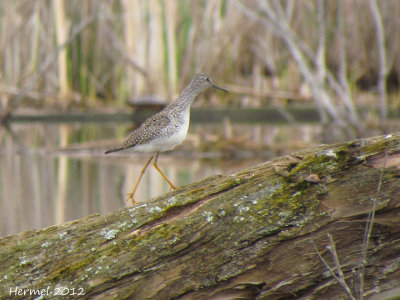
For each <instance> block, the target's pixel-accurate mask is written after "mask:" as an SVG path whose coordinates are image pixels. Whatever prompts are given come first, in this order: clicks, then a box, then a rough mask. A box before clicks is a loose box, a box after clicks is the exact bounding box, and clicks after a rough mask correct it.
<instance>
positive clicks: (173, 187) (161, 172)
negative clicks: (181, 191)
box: [153, 152, 177, 190]
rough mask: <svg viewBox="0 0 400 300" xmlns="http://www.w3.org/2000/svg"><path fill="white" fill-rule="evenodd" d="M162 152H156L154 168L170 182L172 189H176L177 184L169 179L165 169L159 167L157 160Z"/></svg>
mask: <svg viewBox="0 0 400 300" xmlns="http://www.w3.org/2000/svg"><path fill="white" fill-rule="evenodd" d="M159 154H160V152H157V153H156V158H155V159H154V164H153V166H154V168H156V170H157V171H158V172H159V173H160V174H161V176H162V177H163V178H164V179H165V181H167V182H168V184H169V186H170V187H171V189H173V190H176V189H177V188H176V186H174V185H173V183H172V182H171V181H170V180H169V179H168V177H167V175H165V174H164V172H163V171H161V169H160V168H159V167H158V165H157V160H158V155H159Z"/></svg>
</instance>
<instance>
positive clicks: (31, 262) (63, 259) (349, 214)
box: [0, 133, 400, 299]
mask: <svg viewBox="0 0 400 300" xmlns="http://www.w3.org/2000/svg"><path fill="white" fill-rule="evenodd" d="M399 195H400V133H396V134H391V135H387V136H380V137H374V138H369V139H361V140H355V141H351V142H348V143H342V144H336V145H322V146H319V147H317V148H314V149H307V150H304V151H300V152H296V153H293V154H291V155H287V156H284V157H280V158H277V159H274V160H272V161H269V162H266V163H263V164H261V165H257V166H254V167H251V168H248V169H245V170H241V171H238V172H236V173H233V174H231V175H228V176H214V177H210V178H207V179H204V180H203V181H201V182H197V183H194V184H191V185H188V186H185V187H182V188H181V189H178V190H176V191H174V192H171V193H168V194H166V195H165V196H162V197H159V198H157V199H155V200H153V201H151V202H149V203H147V204H142V205H138V206H136V207H133V208H124V209H120V210H118V211H115V212H113V213H111V214H108V215H104V216H89V217H87V218H85V219H81V220H77V221H73V222H69V223H66V224H63V225H60V226H52V227H49V228H46V229H43V230H32V231H28V232H24V233H20V234H17V235H13V236H7V237H4V238H1V239H0V266H1V268H0V297H1V299H5V298H7V299H8V298H16V299H18V298H19V299H21V295H22V294H24V299H30V298H35V297H38V296H39V295H41V296H42V298H41V299H47V298H58V297H61V295H65V296H69V297H70V298H74V299H75V298H79V299H87V298H90V299H104V298H106V299H107V298H108V299H127V298H129V299H171V298H172V299H178V298H179V299H237V298H240V297H241V298H240V299H282V298H284V299H289V298H299V299H306V298H307V299H312V298H314V299H328V298H329V299H343V298H347V297H350V298H351V297H353V298H354V299H355V298H357V299H361V298H362V296H364V297H366V296H368V299H385V298H390V297H391V296H393V295H399V294H400V196H399ZM371 212H373V214H372V217H371ZM369 225H373V226H369ZM369 228H370V229H371V230H368V229H369ZM365 236H367V237H368V238H365ZM366 240H368V243H367V242H366ZM363 249H365V250H363ZM32 293H34V295H32Z"/></svg>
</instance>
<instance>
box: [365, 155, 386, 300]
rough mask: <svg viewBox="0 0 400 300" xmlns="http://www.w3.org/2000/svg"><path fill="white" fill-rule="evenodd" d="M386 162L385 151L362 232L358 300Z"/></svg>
mask: <svg viewBox="0 0 400 300" xmlns="http://www.w3.org/2000/svg"><path fill="white" fill-rule="evenodd" d="M386 162H387V149H386V150H385V159H384V162H383V168H382V169H381V173H380V175H379V182H378V187H377V189H376V195H375V197H373V198H371V200H372V208H371V211H370V213H369V214H368V221H367V227H366V228H365V232H364V241H363V248H362V252H361V253H362V259H361V271H360V289H359V292H360V296H359V299H360V300H362V299H363V294H364V286H365V278H364V276H365V268H366V266H367V254H368V245H369V241H370V239H371V234H372V228H373V226H374V221H375V211H376V202H377V199H378V196H379V194H380V192H381V188H382V183H383V172H384V170H385V168H386Z"/></svg>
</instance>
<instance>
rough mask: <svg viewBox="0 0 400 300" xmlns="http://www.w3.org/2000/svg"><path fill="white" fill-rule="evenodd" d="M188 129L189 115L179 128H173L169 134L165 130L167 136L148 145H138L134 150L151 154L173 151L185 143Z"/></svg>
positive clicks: (162, 136) (186, 115)
mask: <svg viewBox="0 0 400 300" xmlns="http://www.w3.org/2000/svg"><path fill="white" fill-rule="evenodd" d="M188 129H189V113H187V114H185V119H184V120H183V123H181V124H180V126H179V127H178V128H173V129H172V130H171V129H169V130H170V132H168V129H165V135H160V136H159V137H157V138H155V139H153V140H152V141H150V142H149V143H147V144H144V145H137V146H135V147H134V148H133V149H132V150H134V151H139V152H150V153H154V152H157V151H160V152H162V151H167V150H171V149H173V148H175V147H176V146H178V145H179V144H180V143H182V142H183V140H184V139H185V138H186V135H187V132H188Z"/></svg>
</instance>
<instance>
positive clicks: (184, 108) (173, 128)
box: [105, 73, 227, 204]
mask: <svg viewBox="0 0 400 300" xmlns="http://www.w3.org/2000/svg"><path fill="white" fill-rule="evenodd" d="M210 87H213V88H216V89H219V90H222V91H225V92H227V91H226V90H224V89H222V88H220V87H218V86H216V85H215V84H214V83H213V81H212V80H211V78H210V77H209V76H208V75H207V74H204V73H199V74H197V75H196V76H194V78H193V79H192V81H191V82H190V84H189V85H188V86H187V87H186V88H185V89H184V90H183V91H182V93H181V94H180V96H179V98H178V99H176V100H175V101H174V102H173V103H171V104H170V105H168V106H167V107H166V108H165V109H163V110H162V111H160V112H159V113H157V114H155V115H154V116H152V117H150V118H148V119H147V120H146V121H145V122H144V123H143V124H142V125H141V126H140V127H139V128H137V129H136V130H134V131H133V132H132V133H131V134H130V136H129V138H128V139H127V140H126V141H125V142H123V143H122V144H121V145H120V146H119V147H116V148H113V149H111V150H108V151H107V152H106V153H105V154H108V153H111V152H116V151H121V150H126V149H131V150H134V151H138V152H147V153H153V155H152V156H151V157H150V158H149V160H148V161H147V162H146V164H145V165H144V167H143V169H142V171H141V172H140V175H139V178H138V180H137V181H136V184H135V186H134V188H133V190H132V193H130V194H129V196H128V199H127V200H131V201H132V204H134V203H135V199H134V195H135V192H136V189H137V187H138V185H139V183H140V180H141V179H142V177H143V174H144V172H145V171H146V168H147V167H148V165H149V164H150V162H151V161H152V159H153V158H154V157H155V159H154V164H153V166H154V168H155V169H156V170H157V171H158V172H159V173H160V174H161V176H162V177H163V178H164V179H165V180H166V181H167V182H168V184H169V186H170V187H171V189H176V187H175V186H174V185H173V184H172V182H171V181H170V180H169V179H168V177H167V176H166V175H165V174H164V172H163V171H161V169H160V168H159V167H158V165H157V160H158V155H159V154H160V152H163V151H167V150H171V149H173V148H174V147H175V146H177V145H179V144H180V143H182V142H183V140H184V139H185V137H186V134H187V131H188V128H189V119H190V107H191V105H192V103H193V101H194V100H195V99H196V97H197V96H198V95H199V94H200V93H201V92H202V91H204V90H206V89H208V88H210Z"/></svg>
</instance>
